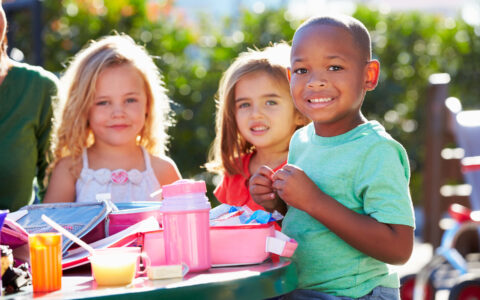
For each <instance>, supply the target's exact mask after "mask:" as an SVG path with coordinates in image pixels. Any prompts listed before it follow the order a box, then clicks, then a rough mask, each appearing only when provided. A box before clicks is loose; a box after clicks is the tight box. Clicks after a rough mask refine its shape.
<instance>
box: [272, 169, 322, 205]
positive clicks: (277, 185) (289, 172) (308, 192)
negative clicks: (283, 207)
mask: <svg viewBox="0 0 480 300" xmlns="http://www.w3.org/2000/svg"><path fill="white" fill-rule="evenodd" d="M272 180H273V185H272V186H273V189H274V190H275V191H276V192H277V194H278V195H279V196H280V198H282V199H283V201H285V202H286V204H288V205H290V206H293V207H295V208H298V209H300V210H303V211H305V212H307V213H308V212H309V208H310V207H311V206H312V205H314V204H313V203H314V202H315V200H316V199H318V195H319V194H323V192H322V191H321V190H320V189H319V188H318V186H317V185H316V184H315V183H314V182H313V181H312V180H311V179H310V178H309V177H308V176H307V175H306V174H305V172H304V171H303V170H302V169H300V168H298V167H296V166H294V165H288V164H287V165H285V166H284V167H283V168H281V169H280V170H278V171H277V172H275V174H274V175H273V177H272Z"/></svg>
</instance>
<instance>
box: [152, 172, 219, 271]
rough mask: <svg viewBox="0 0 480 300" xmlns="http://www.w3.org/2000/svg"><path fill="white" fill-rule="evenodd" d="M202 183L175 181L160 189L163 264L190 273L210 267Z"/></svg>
mask: <svg viewBox="0 0 480 300" xmlns="http://www.w3.org/2000/svg"><path fill="white" fill-rule="evenodd" d="M206 191H207V188H206V185H205V182H204V181H193V180H185V179H182V180H178V181H176V182H174V183H173V184H169V185H165V186H163V191H162V193H163V198H164V199H163V202H162V206H161V208H160V210H161V212H162V214H163V222H162V224H163V228H164V243H165V261H166V264H167V265H180V264H182V263H185V264H187V265H188V267H189V269H190V271H191V272H198V271H204V270H207V269H209V268H210V266H211V258H210V225H209V212H210V208H211V206H210V202H209V201H208V198H207V197H206V196H205V193H206Z"/></svg>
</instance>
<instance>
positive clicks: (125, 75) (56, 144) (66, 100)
mask: <svg viewBox="0 0 480 300" xmlns="http://www.w3.org/2000/svg"><path fill="white" fill-rule="evenodd" d="M58 98H59V107H58V108H57V109H56V113H55V119H56V122H55V127H56V130H55V135H54V138H53V139H54V141H53V153H54V160H53V162H52V163H51V166H50V167H51V169H53V171H52V173H51V179H50V183H49V186H48V189H47V194H46V196H45V201H44V202H73V201H77V202H82V201H95V199H96V195H97V194H99V193H110V194H111V197H112V200H113V201H114V202H125V201H145V200H155V199H152V198H151V197H150V194H151V193H152V192H154V191H157V190H158V189H160V187H161V186H162V185H165V184H169V183H172V182H174V181H176V180H178V179H180V178H181V176H180V173H179V171H178V169H177V167H176V165H175V163H174V162H173V161H172V160H171V159H170V158H168V157H166V156H165V151H166V150H167V148H166V144H167V139H168V135H167V133H166V130H167V128H168V127H169V126H170V125H171V124H172V121H171V119H170V106H169V99H168V97H167V96H166V90H165V88H164V87H163V82H162V80H161V77H160V73H159V70H158V69H157V67H156V65H155V64H154V62H153V60H152V58H151V57H150V56H149V55H148V53H147V52H146V50H145V49H144V48H143V47H141V46H139V45H137V44H135V42H134V41H133V40H132V39H131V38H130V37H129V36H127V35H113V36H106V37H103V38H101V39H99V40H98V41H92V42H91V43H89V44H88V46H87V47H86V48H84V49H83V50H82V51H80V52H79V53H78V54H77V55H76V56H75V57H74V58H73V60H72V62H71V63H70V65H69V67H68V68H67V70H66V72H65V74H64V75H63V76H62V77H61V84H60V89H59V93H58ZM156 200H159V198H157V199H156Z"/></svg>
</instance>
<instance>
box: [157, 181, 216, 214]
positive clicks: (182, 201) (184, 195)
mask: <svg viewBox="0 0 480 300" xmlns="http://www.w3.org/2000/svg"><path fill="white" fill-rule="evenodd" d="M162 189H163V190H162V193H163V201H162V206H161V208H160V210H161V211H163V212H175V211H185V210H197V209H210V208H211V205H210V202H209V201H208V198H207V196H206V195H205V193H206V192H207V186H206V185H205V181H194V180H188V179H181V180H177V181H175V182H174V183H172V184H169V185H165V186H163V188H162Z"/></svg>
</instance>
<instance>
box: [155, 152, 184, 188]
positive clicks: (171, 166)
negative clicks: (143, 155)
mask: <svg viewBox="0 0 480 300" xmlns="http://www.w3.org/2000/svg"><path fill="white" fill-rule="evenodd" d="M149 155H150V161H151V164H152V169H153V172H154V173H155V176H156V177H157V180H158V182H159V183H160V184H161V185H166V184H170V183H173V182H175V181H177V180H178V179H181V178H182V177H181V175H180V172H179V170H178V168H177V165H176V164H175V162H174V161H173V159H171V158H170V157H168V156H164V155H162V156H156V155H152V154H149Z"/></svg>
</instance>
